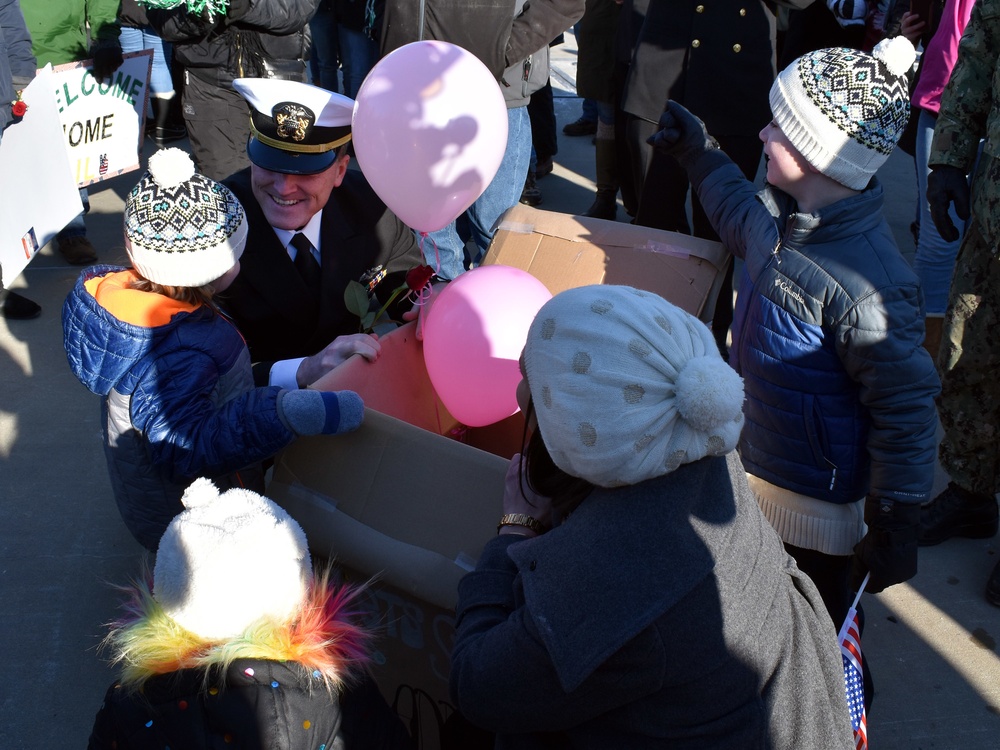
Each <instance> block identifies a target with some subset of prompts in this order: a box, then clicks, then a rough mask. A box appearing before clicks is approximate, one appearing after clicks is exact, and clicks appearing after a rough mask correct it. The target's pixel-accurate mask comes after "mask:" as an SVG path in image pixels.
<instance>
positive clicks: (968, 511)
mask: <svg viewBox="0 0 1000 750" xmlns="http://www.w3.org/2000/svg"><path fill="white" fill-rule="evenodd" d="M998 515H1000V514H998V512H997V502H996V499H995V498H994V497H992V496H990V495H980V494H977V493H975V492H969V491H968V490H966V489H963V488H962V487H959V486H958V485H957V484H955V483H954V482H949V483H948V487H947V488H946V489H945V490H944V492H942V493H941V494H940V495H938V496H937V497H936V498H934V499H933V500H932V501H931V502H930V503H929V504H927V505H925V506H924V507H923V508H921V509H920V546H921V547H930V546H932V545H935V544H940V543H941V542H943V541H944V540H945V539H951V538H952V537H953V536H962V537H966V538H968V539H988V538H990V537H991V536H993V535H994V534H996V533H997V517H998Z"/></svg>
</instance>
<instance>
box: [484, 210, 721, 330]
mask: <svg viewBox="0 0 1000 750" xmlns="http://www.w3.org/2000/svg"><path fill="white" fill-rule="evenodd" d="M731 262H732V258H731V256H730V254H729V252H728V251H727V250H726V249H725V248H724V247H723V246H722V245H721V244H720V243H718V242H713V241H710V240H704V239H700V238H698V237H690V236H688V235H685V234H680V233H678V232H666V231H662V230H657V229H650V228H648V227H640V226H636V225H634V224H625V223H622V222H617V221H608V220H605V219H594V218H590V217H586V216H570V215H568V214H561V213H556V212H553V211H543V210H540V209H536V208H531V207H529V206H524V205H520V204H518V205H516V206H514V207H512V208H511V209H509V210H508V211H507V213H505V214H504V215H503V217H502V218H501V220H500V222H499V223H498V228H497V233H496V235H495V236H494V238H493V243H492V244H491V245H490V249H489V252H487V254H486V257H485V258H484V259H483V265H489V264H501V265H509V266H515V267H517V268H521V269H524V270H526V271H528V272H529V273H531V274H532V275H533V276H535V278H537V279H538V280H540V281H541V282H542V283H543V284H545V285H546V287H548V289H549V291H550V292H552V293H553V294H558V293H559V292H561V291H564V290H566V289H570V288H573V287H577V286H583V285H586V284H623V285H627V286H634V287H637V288H640V289H645V290H647V291H651V292H655V293H656V294H659V295H661V296H662V297H664V298H665V299H667V300H669V301H671V302H673V303H674V304H675V305H677V306H678V307H681V308H683V309H684V310H687V311H688V312H690V313H691V314H693V315H697V316H698V317H700V318H701V319H702V320H703V321H705V322H708V321H710V320H711V317H712V314H713V313H714V311H715V300H716V299H717V298H718V295H719V290H720V287H721V285H722V280H723V277H724V275H725V271H726V269H727V268H728V265H729V263H731Z"/></svg>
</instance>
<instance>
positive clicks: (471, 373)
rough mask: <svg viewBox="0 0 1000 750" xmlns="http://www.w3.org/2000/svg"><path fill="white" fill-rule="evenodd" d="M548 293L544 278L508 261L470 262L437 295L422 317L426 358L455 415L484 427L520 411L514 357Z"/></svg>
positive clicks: (439, 390)
mask: <svg viewBox="0 0 1000 750" xmlns="http://www.w3.org/2000/svg"><path fill="white" fill-rule="evenodd" d="M551 298H552V294H551V293H550V292H549V290H548V289H547V288H546V286H545V285H544V284H543V283H542V282H541V281H539V280H538V279H536V278H535V277H534V276H532V275H531V274H530V273H528V272H527V271H522V270H521V269H519V268H513V267H511V266H480V267H479V268H474V269H472V270H471V271H467V272H466V273H463V274H462V275H461V276H459V277H458V278H457V279H455V280H454V281H452V282H450V283H449V284H448V285H447V286H446V287H445V288H444V289H443V290H442V291H441V292H440V294H438V295H437V298H436V299H435V300H434V302H433V304H432V305H431V308H430V310H429V311H428V313H427V319H426V320H425V321H424V330H423V337H424V363H425V364H426V365H427V374H428V376H430V379H431V384H432V385H433V386H434V390H435V391H437V394H438V396H439V397H440V398H441V402H442V403H443V404H444V405H445V407H446V408H447V409H448V411H450V412H451V414H452V416H454V417H455V418H456V419H457V420H459V421H460V422H462V423H463V424H465V425H468V426H469V427H482V426H483V425H488V424H493V423H494V422H498V421H500V420H501V419H504V418H505V417H509V416H510V415H511V414H514V413H515V412H516V411H517V409H518V406H517V398H516V391H517V384H518V383H519V382H520V381H521V371H520V368H519V367H518V364H517V361H518V358H519V357H520V356H521V350H522V349H523V348H524V342H525V340H526V339H527V337H528V327H529V326H530V325H531V321H532V320H533V319H534V317H535V314H536V313H537V312H538V310H539V309H540V308H541V307H542V305H544V304H545V303H546V302H547V301H548V300H549V299H551Z"/></svg>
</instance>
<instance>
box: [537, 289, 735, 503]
mask: <svg viewBox="0 0 1000 750" xmlns="http://www.w3.org/2000/svg"><path fill="white" fill-rule="evenodd" d="M524 367H525V373H526V377H527V381H528V388H529V389H530V391H531V397H532V402H533V403H534V406H535V416H536V418H537V419H538V429H539V431H540V433H541V436H542V441H543V442H544V443H545V447H546V448H547V449H548V451H549V455H550V456H551V457H552V460H553V461H554V462H555V464H556V466H558V467H559V468H560V469H562V470H563V471H565V472H566V473H568V474H570V475H572V476H575V477H580V478H582V479H586V480H587V481H589V482H591V483H593V484H595V485H598V486H601V487H618V486H623V485H629V484H635V483H637V482H641V481H643V480H646V479H652V478H653V477H658V476H661V475H663V474H668V473H669V472H671V471H674V470H675V469H677V468H678V467H679V466H681V465H683V464H686V463H690V462H692V461H697V460H699V459H701V458H704V457H705V456H721V455H724V454H726V453H728V452H729V451H731V450H733V449H734V448H735V447H736V443H737V441H738V440H739V436H740V431H741V430H742V428H743V411H742V409H743V381H742V380H741V379H740V377H739V375H737V374H736V371H735V370H733V369H732V368H731V367H730V366H729V365H728V364H726V363H725V362H724V361H723V360H722V356H721V355H720V354H719V350H718V347H717V346H716V343H715V339H714V338H713V337H712V333H711V331H709V329H708V327H707V326H706V325H705V324H704V323H702V322H701V321H700V320H698V319H697V318H695V317H694V316H692V315H690V314H688V313H686V312H684V311H683V310H681V309H680V308H679V307H676V306H675V305H672V304H671V303H669V302H667V301H666V300H665V299H663V298H662V297H659V296H657V295H655V294H652V293H650V292H644V291H640V290H638V289H633V288H632V287H625V286H609V285H596V286H585V287H578V288H575V289H568V290H566V291H564V292H561V293H560V294H557V295H556V296H555V297H553V298H552V299H551V300H549V301H548V302H546V303H545V305H543V306H542V308H541V310H539V312H538V314H537V315H536V316H535V319H534V321H533V322H532V324H531V327H530V328H529V330H528V338H527V342H526V344H525V347H524Z"/></svg>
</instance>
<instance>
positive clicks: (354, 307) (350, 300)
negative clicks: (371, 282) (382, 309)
mask: <svg viewBox="0 0 1000 750" xmlns="http://www.w3.org/2000/svg"><path fill="white" fill-rule="evenodd" d="M344 304H345V305H346V306H347V309H348V310H349V311H350V312H352V313H354V314H355V315H357V316H358V317H359V318H361V319H362V321H363V320H364V318H365V315H367V314H368V309H369V306H370V303H369V300H368V291H367V290H366V289H365V288H364V286H362V285H361V283H360V282H357V281H348V282H347V286H346V287H345V288H344Z"/></svg>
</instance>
